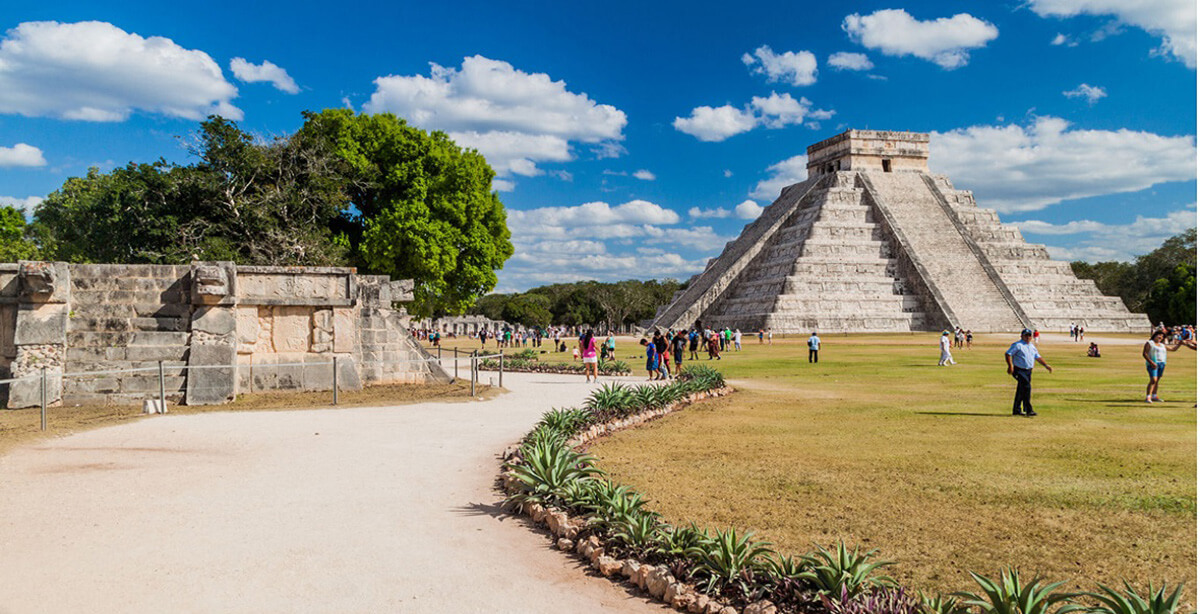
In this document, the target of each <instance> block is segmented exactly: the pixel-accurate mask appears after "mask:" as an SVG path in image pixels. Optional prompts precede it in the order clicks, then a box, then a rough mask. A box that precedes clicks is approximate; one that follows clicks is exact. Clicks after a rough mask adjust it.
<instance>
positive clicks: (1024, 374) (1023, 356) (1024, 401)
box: [1004, 328, 1054, 416]
mask: <svg viewBox="0 0 1200 614" xmlns="http://www.w3.org/2000/svg"><path fill="white" fill-rule="evenodd" d="M1004 362H1006V363H1008V374H1009V375H1011V376H1012V377H1013V379H1015V380H1017V393H1016V395H1015V396H1013V406H1012V413H1013V415H1014V416H1020V415H1021V410H1022V409H1024V412H1025V415H1026V416H1036V415H1037V412H1035V411H1033V403H1032V402H1031V401H1030V397H1031V396H1033V364H1034V363H1035V362H1036V363H1039V364H1041V365H1042V366H1043V367H1046V372H1047V373H1054V369H1053V368H1051V367H1050V365H1048V364H1046V361H1045V360H1042V355H1041V354H1040V353H1039V352H1038V349H1037V346H1036V345H1034V344H1033V331H1031V330H1029V329H1028V328H1026V329H1025V330H1023V331H1021V340H1020V341H1017V342H1016V343H1014V344H1012V345H1010V346H1009V347H1008V350H1007V351H1006V352H1004Z"/></svg>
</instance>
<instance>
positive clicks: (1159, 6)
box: [1027, 0, 1196, 68]
mask: <svg viewBox="0 0 1200 614" xmlns="http://www.w3.org/2000/svg"><path fill="white" fill-rule="evenodd" d="M1027 4H1028V6H1029V8H1030V9H1032V10H1033V12H1035V13H1037V14H1038V15H1039V16H1041V17H1057V18H1060V19H1061V18H1067V17H1074V16H1076V15H1094V16H1112V17H1115V18H1116V19H1117V21H1118V22H1119V23H1121V24H1125V25H1129V26H1133V27H1135V28H1140V29H1142V30H1145V31H1146V32H1148V33H1149V34H1151V35H1153V36H1159V37H1162V44H1161V46H1160V47H1159V49H1158V50H1157V51H1158V52H1159V53H1161V54H1163V55H1170V56H1172V57H1174V58H1175V59H1177V60H1179V61H1181V62H1183V63H1184V64H1186V65H1187V66H1188V67H1189V68H1195V67H1196V2H1195V0H1030V1H1029V2H1028V3H1027ZM1107 34H1108V33H1107V32H1106V35H1107ZM1060 36H1061V35H1060Z"/></svg>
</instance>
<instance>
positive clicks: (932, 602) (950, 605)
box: [921, 594, 970, 614]
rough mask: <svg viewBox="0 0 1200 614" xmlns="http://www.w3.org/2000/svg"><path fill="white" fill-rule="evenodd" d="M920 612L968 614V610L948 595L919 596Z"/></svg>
mask: <svg viewBox="0 0 1200 614" xmlns="http://www.w3.org/2000/svg"><path fill="white" fill-rule="evenodd" d="M921 610H922V612H924V613H925V614H968V613H969V612H970V609H968V608H967V606H965V605H963V604H962V603H961V602H960V601H959V600H958V599H957V598H955V597H953V596H949V595H941V594H939V595H937V596H935V597H930V596H927V595H925V594H922V595H921Z"/></svg>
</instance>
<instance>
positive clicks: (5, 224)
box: [0, 205, 39, 262]
mask: <svg viewBox="0 0 1200 614" xmlns="http://www.w3.org/2000/svg"><path fill="white" fill-rule="evenodd" d="M25 228H26V225H25V214H24V213H22V212H21V211H20V210H19V209H17V208H15V207H10V206H8V205H4V206H0V262H16V261H18V260H37V259H38V257H39V256H38V247H37V245H36V244H35V243H34V242H33V241H30V240H29V239H28V238H27V237H26V236H25Z"/></svg>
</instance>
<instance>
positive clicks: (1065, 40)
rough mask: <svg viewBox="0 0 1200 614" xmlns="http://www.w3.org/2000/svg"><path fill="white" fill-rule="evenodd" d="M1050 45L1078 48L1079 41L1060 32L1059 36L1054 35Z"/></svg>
mask: <svg viewBox="0 0 1200 614" xmlns="http://www.w3.org/2000/svg"><path fill="white" fill-rule="evenodd" d="M1050 44H1051V45H1054V46H1055V47H1058V46H1062V45H1066V46H1068V47H1078V46H1079V41H1077V40H1075V39H1073V38H1071V37H1069V36H1067V35H1066V34H1063V33H1062V32H1059V33H1058V34H1055V35H1054V38H1053V39H1051V40H1050Z"/></svg>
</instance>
